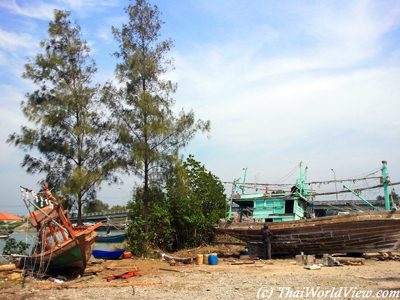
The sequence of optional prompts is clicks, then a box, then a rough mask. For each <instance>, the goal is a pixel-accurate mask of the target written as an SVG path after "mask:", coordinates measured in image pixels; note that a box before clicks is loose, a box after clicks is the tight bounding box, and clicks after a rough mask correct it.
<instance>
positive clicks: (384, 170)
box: [382, 160, 390, 210]
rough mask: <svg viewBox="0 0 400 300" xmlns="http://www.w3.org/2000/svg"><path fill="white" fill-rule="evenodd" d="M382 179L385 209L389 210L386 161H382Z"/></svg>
mask: <svg viewBox="0 0 400 300" xmlns="http://www.w3.org/2000/svg"><path fill="white" fill-rule="evenodd" d="M382 179H383V182H382V183H383V192H384V196H385V210H390V193H389V183H390V179H389V176H388V172H387V161H386V160H383V161H382Z"/></svg>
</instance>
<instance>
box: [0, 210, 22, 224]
mask: <svg viewBox="0 0 400 300" xmlns="http://www.w3.org/2000/svg"><path fill="white" fill-rule="evenodd" d="M0 221H5V222H11V221H22V218H21V217H18V216H16V215H13V214H9V213H4V212H0Z"/></svg>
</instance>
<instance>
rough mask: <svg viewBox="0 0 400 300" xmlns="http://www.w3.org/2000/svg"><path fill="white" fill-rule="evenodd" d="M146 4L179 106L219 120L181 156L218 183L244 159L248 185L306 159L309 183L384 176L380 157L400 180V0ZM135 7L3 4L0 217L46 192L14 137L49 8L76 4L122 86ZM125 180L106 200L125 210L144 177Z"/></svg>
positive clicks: (110, 74) (64, 1) (103, 70)
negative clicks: (119, 35)
mask: <svg viewBox="0 0 400 300" xmlns="http://www.w3.org/2000/svg"><path fill="white" fill-rule="evenodd" d="M150 2H151V3H152V4H155V5H157V6H158V7H159V9H160V11H161V18H162V19H163V21H164V22H165V24H164V25H163V27H162V37H163V38H168V37H170V38H172V39H173V41H174V45H175V46H174V48H173V49H172V51H171V52H170V56H171V57H172V58H173V59H174V62H175V63H174V65H175V69H174V70H171V71H170V72H169V73H168V74H166V77H168V78H169V79H171V80H173V81H174V82H176V83H177V84H178V90H177V92H176V94H175V95H174V99H175V101H176V103H175V108H174V109H175V111H176V112H178V111H180V110H181V109H184V110H187V111H188V110H191V109H192V110H193V111H194V112H195V114H196V116H197V117H198V118H200V119H203V120H210V121H211V132H210V134H208V135H207V134H206V135H198V136H196V138H195V139H194V140H193V141H192V142H191V143H190V144H189V146H188V147H187V148H186V149H185V150H184V151H183V153H182V154H183V155H184V156H187V155H188V154H193V155H194V156H195V158H196V159H197V160H199V161H201V162H202V163H204V164H205V166H206V168H207V169H209V170H211V171H212V172H213V173H214V174H215V175H217V176H218V177H219V178H220V179H221V180H223V181H231V180H232V179H234V178H237V177H239V176H240V173H241V170H242V168H243V167H247V168H248V173H247V181H252V182H263V183H280V182H282V181H286V182H294V180H295V179H296V176H297V171H295V172H291V171H292V170H297V169H294V168H295V167H296V166H297V165H298V163H299V162H300V161H303V162H304V164H305V165H307V166H308V167H309V173H308V177H309V180H312V181H316V180H331V179H333V177H334V176H337V178H348V177H353V176H361V175H366V174H368V173H369V172H370V171H372V170H378V169H379V168H380V166H381V161H382V160H383V159H385V160H387V161H388V168H389V173H390V175H391V178H392V181H394V182H395V181H400V151H399V149H400V118H399V113H400V2H399V1H386V0H382V1H378V0H377V1H267V0H252V1H245V0H237V1H235V0H217V1H210V0H203V1H195V0H186V1H178V0H152V1H150ZM127 4H128V2H127V1H123V0H108V1H100V0H54V1H45V0H0V188H1V194H2V196H1V199H0V211H7V212H11V213H18V214H22V213H24V207H23V205H22V201H21V198H20V194H19V186H20V185H22V186H27V187H30V188H33V189H36V190H38V189H39V185H38V184H37V182H38V181H39V180H40V179H41V177H40V175H29V174H27V173H26V172H25V171H24V170H23V169H22V168H21V166H20V164H21V161H22V159H23V156H24V153H23V152H22V151H21V150H20V149H18V148H15V147H13V146H11V145H9V144H7V143H6V139H7V137H8V135H9V134H11V133H13V132H18V131H19V128H20V126H21V125H24V124H25V125H31V126H32V124H29V123H28V122H27V120H26V119H25V118H24V116H23V115H22V113H21V108H20V103H21V101H23V100H24V96H25V95H26V93H28V92H30V91H33V90H34V89H35V86H34V85H33V84H32V82H30V81H28V80H25V79H22V77H21V74H22V72H23V67H24V64H25V63H27V62H28V59H29V58H32V57H34V56H35V54H37V53H39V51H41V50H40V47H39V42H40V40H43V39H45V38H46V37H47V28H48V23H49V21H50V20H51V19H52V17H53V10H54V9H65V10H68V11H71V14H72V19H73V20H74V21H76V22H77V23H78V24H79V25H80V26H81V28H82V34H83V38H84V39H86V40H87V41H88V43H89V45H90V47H91V50H92V52H91V54H92V57H93V58H94V59H95V61H96V63H97V67H98V73H97V74H96V81H97V82H99V83H104V82H105V81H106V80H112V81H115V78H114V69H115V65H116V62H117V61H116V59H115V57H113V55H112V53H114V52H115V51H116V50H117V47H118V45H117V43H116V41H115V40H114V38H113V36H112V34H111V26H115V27H121V25H122V24H123V23H125V22H126V21H127V16H126V14H125V12H124V7H126V6H127ZM332 169H333V170H334V171H332ZM291 173H293V174H292V176H286V175H288V174H289V175H290V174H291ZM123 180H124V183H123V184H122V185H112V186H108V185H104V186H103V187H102V190H101V191H100V193H99V197H100V198H101V199H102V200H103V201H105V202H107V203H109V204H110V205H115V204H120V205H124V204H126V202H127V201H128V200H129V199H130V197H131V194H132V187H133V186H134V184H135V181H136V179H135V178H132V177H126V176H125V177H123ZM378 193H379V191H378Z"/></svg>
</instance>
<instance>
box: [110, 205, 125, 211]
mask: <svg viewBox="0 0 400 300" xmlns="http://www.w3.org/2000/svg"><path fill="white" fill-rule="evenodd" d="M124 210H126V206H125V205H113V206H111V208H110V211H124Z"/></svg>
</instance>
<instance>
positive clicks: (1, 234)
mask: <svg viewBox="0 0 400 300" xmlns="http://www.w3.org/2000/svg"><path fill="white" fill-rule="evenodd" d="M12 233H13V231H12V230H7V231H0V239H6V238H8V237H9V236H10V234H12Z"/></svg>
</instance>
